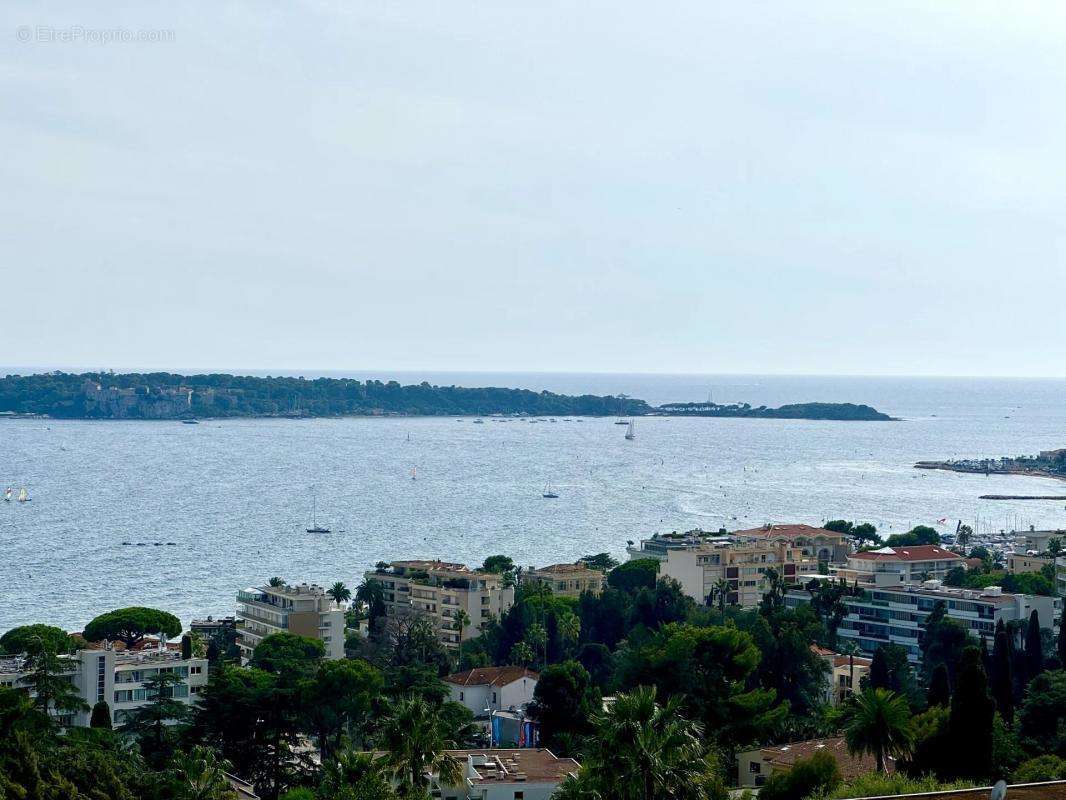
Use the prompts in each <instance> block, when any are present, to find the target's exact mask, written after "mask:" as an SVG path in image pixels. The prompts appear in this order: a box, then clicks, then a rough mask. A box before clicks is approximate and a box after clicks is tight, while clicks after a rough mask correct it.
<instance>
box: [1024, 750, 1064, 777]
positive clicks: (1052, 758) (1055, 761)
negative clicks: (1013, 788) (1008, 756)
mask: <svg viewBox="0 0 1066 800" xmlns="http://www.w3.org/2000/svg"><path fill="white" fill-rule="evenodd" d="M1063 778H1066V760H1064V759H1062V758H1059V757H1058V756H1056V755H1052V754H1050V753H1048V754H1046V755H1042V756H1037V757H1036V758H1031V759H1029V760H1028V761H1026V762H1025V763H1023V764H1021V765H1019V766H1018V768H1017V769H1016V770H1014V774H1013V775H1012V776H1011V782H1012V783H1041V782H1043V781H1059V780H1062V779H1063Z"/></svg>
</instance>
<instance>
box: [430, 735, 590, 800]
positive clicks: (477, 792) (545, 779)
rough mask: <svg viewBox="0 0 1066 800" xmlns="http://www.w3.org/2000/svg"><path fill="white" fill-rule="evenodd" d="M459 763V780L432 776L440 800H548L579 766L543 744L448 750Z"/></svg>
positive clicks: (433, 787) (435, 793) (433, 785)
mask: <svg viewBox="0 0 1066 800" xmlns="http://www.w3.org/2000/svg"><path fill="white" fill-rule="evenodd" d="M446 752H447V753H448V755H450V756H452V757H453V758H457V759H459V761H460V762H461V763H462V765H463V782H462V784H461V785H460V786H449V785H447V784H442V783H441V782H440V779H439V776H436V775H434V776H432V792H431V793H432V794H433V796H434V797H439V798H441V800H549V799H550V798H551V796H552V795H553V794H554V793H555V790H556V789H558V788H559V785H560V784H561V783H562V782H563V781H565V780H566V778H567V776H569V775H575V776H576V775H577V773H578V771H579V770H580V769H581V765H580V764H578V763H577V762H576V761H575V760H574V759H572V758H559V757H558V756H556V755H555V754H554V753H552V751H551V750H545V749H544V748H533V749H518V750H502V749H488V750H448V751H446Z"/></svg>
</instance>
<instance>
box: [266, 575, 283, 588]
mask: <svg viewBox="0 0 1066 800" xmlns="http://www.w3.org/2000/svg"><path fill="white" fill-rule="evenodd" d="M267 583H268V584H269V585H270V586H271V587H272V588H274V589H277V588H278V587H279V586H284V585H285V579H284V578H279V577H277V576H275V577H273V578H271V579H270V580H269V581H267Z"/></svg>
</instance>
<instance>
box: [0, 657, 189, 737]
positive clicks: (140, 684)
mask: <svg viewBox="0 0 1066 800" xmlns="http://www.w3.org/2000/svg"><path fill="white" fill-rule="evenodd" d="M61 658H62V659H63V660H64V661H65V662H66V663H67V664H68V665H69V667H70V671H69V673H68V674H69V678H70V682H71V683H72V684H73V685H74V687H75V688H76V689H77V690H78V694H79V695H80V696H81V699H82V700H84V701H85V703H86V705H87V706H88V707H89V709H90V710H87V711H81V712H78V713H76V714H70V715H63V716H62V717H59V721H60V722H61V723H62V724H64V725H75V726H82V727H84V726H87V725H88V724H89V719H90V716H91V709H92V707H93V706H94V705H96V704H97V703H98V702H100V701H101V700H105V701H107V704H108V706H109V707H110V708H111V718H112V723H113V724H114V725H115V726H121V725H123V724H124V723H125V722H126V720H127V718H128V717H129V715H130V714H131V713H132V712H133V711H135V710H137V709H138V708H141V707H142V706H145V705H147V704H148V703H150V702H151V701H152V699H153V698H152V697H150V696H149V695H148V690H146V689H145V688H144V681H145V680H146V679H147V678H150V677H153V676H155V675H157V674H159V673H160V672H173V673H176V674H177V675H178V676H180V677H181V678H182V681H181V683H178V684H175V685H174V686H173V687H172V691H173V697H174V698H175V699H177V700H180V701H181V702H183V703H186V704H192V703H194V702H195V701H196V697H197V695H198V694H199V693H200V692H201V691H202V690H203V687H204V686H206V685H207V659H206V658H196V657H194V658H189V659H184V658H182V657H181V651H180V650H174V649H170V648H162V647H157V648H153V649H142V650H133V651H127V650H111V649H104V650H79V651H78V652H77V653H75V654H74V655H70V656H61ZM26 669H27V664H26V659H25V657H23V656H11V657H7V658H3V659H0V686H6V687H9V688H15V689H18V688H22V687H24V686H25V684H24V683H23V682H22V679H23V677H25V675H26Z"/></svg>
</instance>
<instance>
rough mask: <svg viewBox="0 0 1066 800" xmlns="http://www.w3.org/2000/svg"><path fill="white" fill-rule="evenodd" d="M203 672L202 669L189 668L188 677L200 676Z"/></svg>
mask: <svg viewBox="0 0 1066 800" xmlns="http://www.w3.org/2000/svg"><path fill="white" fill-rule="evenodd" d="M203 671H204V668H203V667H189V674H190V675H202V674H203Z"/></svg>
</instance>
